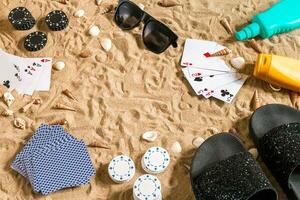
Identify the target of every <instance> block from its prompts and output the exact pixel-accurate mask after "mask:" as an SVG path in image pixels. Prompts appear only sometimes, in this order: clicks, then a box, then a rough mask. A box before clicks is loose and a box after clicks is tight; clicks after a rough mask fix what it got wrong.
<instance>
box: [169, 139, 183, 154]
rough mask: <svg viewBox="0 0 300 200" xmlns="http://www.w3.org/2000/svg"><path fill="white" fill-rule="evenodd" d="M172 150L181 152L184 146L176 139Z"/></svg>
mask: <svg viewBox="0 0 300 200" xmlns="http://www.w3.org/2000/svg"><path fill="white" fill-rule="evenodd" d="M171 150H172V152H173V153H181V151H182V147H181V145H180V143H179V142H177V141H176V142H175V143H174V144H173V145H172V147H171Z"/></svg>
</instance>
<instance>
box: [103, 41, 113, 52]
mask: <svg viewBox="0 0 300 200" xmlns="http://www.w3.org/2000/svg"><path fill="white" fill-rule="evenodd" d="M101 46H102V48H103V49H104V50H105V51H107V52H108V51H109V50H110V49H111V46H112V42H111V40H110V39H108V38H106V39H104V40H102V41H101Z"/></svg>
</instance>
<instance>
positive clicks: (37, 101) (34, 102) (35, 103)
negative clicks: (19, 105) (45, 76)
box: [33, 98, 43, 105]
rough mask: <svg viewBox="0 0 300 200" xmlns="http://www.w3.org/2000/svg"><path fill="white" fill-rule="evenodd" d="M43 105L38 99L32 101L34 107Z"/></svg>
mask: <svg viewBox="0 0 300 200" xmlns="http://www.w3.org/2000/svg"><path fill="white" fill-rule="evenodd" d="M42 103H43V101H42V99H40V98H35V99H33V104H34V105H40V104H42Z"/></svg>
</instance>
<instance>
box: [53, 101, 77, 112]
mask: <svg viewBox="0 0 300 200" xmlns="http://www.w3.org/2000/svg"><path fill="white" fill-rule="evenodd" d="M52 108H54V109H58V110H69V111H74V112H76V110H75V108H72V107H70V106H66V105H64V104H61V103H57V104H56V105H54V106H53V107H52Z"/></svg>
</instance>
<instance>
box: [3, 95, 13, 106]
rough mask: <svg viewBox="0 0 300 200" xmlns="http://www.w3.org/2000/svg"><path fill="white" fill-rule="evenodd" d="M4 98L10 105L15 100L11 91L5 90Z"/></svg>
mask: <svg viewBox="0 0 300 200" xmlns="http://www.w3.org/2000/svg"><path fill="white" fill-rule="evenodd" d="M3 99H4V102H5V103H6V105H7V106H8V107H10V106H11V105H12V104H13V103H14V101H15V98H14V96H13V95H12V94H11V93H10V92H5V93H4V94H3Z"/></svg>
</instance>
